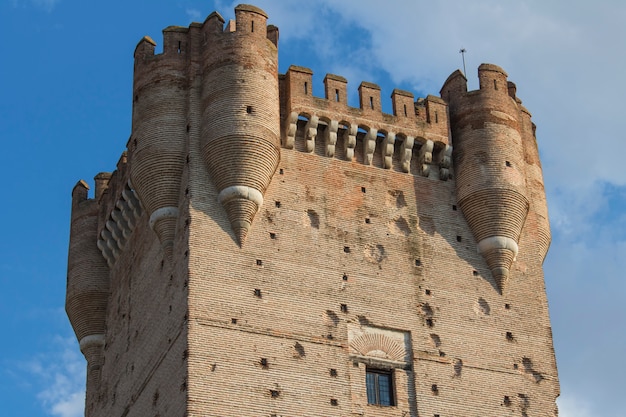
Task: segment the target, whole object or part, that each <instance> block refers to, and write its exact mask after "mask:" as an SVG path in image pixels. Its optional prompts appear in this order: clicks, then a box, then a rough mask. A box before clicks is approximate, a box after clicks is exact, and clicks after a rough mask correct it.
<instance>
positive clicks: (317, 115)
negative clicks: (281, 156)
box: [280, 65, 452, 181]
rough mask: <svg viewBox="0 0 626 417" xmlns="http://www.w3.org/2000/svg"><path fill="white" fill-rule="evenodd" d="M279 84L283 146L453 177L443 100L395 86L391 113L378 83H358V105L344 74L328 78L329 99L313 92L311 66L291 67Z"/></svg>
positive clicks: (415, 171) (437, 175)
mask: <svg viewBox="0 0 626 417" xmlns="http://www.w3.org/2000/svg"><path fill="white" fill-rule="evenodd" d="M280 84H281V120H282V132H283V133H282V146H283V147H284V148H287V149H293V148H295V149H298V150H301V151H303V152H309V153H314V152H315V153H317V154H319V155H323V156H327V157H337V158H340V159H344V160H347V161H355V160H356V161H357V162H360V163H363V164H365V165H373V166H377V167H380V168H385V169H392V168H393V169H394V170H397V171H400V172H407V173H412V174H414V175H422V176H427V177H433V178H439V179H441V180H444V181H445V180H447V179H448V178H449V177H450V157H451V153H452V148H451V146H450V140H449V130H450V126H449V122H448V111H447V104H446V102H445V101H443V100H442V99H441V98H439V97H435V96H431V95H429V96H427V97H426V98H425V99H422V98H420V99H418V100H416V101H414V96H413V94H412V93H411V92H408V91H404V90H399V89H395V90H393V92H392V94H391V100H392V108H393V114H387V113H384V112H383V110H382V104H381V89H380V87H379V86H378V85H376V84H374V83H370V82H365V81H364V82H361V84H360V85H359V88H358V93H359V107H358V108H356V107H350V106H349V105H348V100H347V98H348V91H347V84H348V81H347V80H346V79H345V78H344V77H342V76H339V75H335V74H327V75H326V76H325V77H324V92H325V97H324V98H320V97H315V96H314V95H313V71H312V70H310V69H309V68H304V67H299V66H294V65H292V66H290V67H289V69H288V70H287V73H286V74H284V75H281V76H280ZM433 168H434V169H433Z"/></svg>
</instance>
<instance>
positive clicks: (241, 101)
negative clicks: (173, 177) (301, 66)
mask: <svg viewBox="0 0 626 417" xmlns="http://www.w3.org/2000/svg"><path fill="white" fill-rule="evenodd" d="M218 17H219V16H210V17H209V19H208V21H207V22H205V25H204V28H203V30H204V32H205V36H206V39H207V44H208V45H210V47H207V48H206V49H205V53H204V56H203V71H202V72H203V81H202V103H203V104H202V105H203V113H202V133H201V135H202V137H201V141H200V146H201V152H202V156H203V159H204V161H205V163H206V164H207V168H208V170H209V173H210V175H211V177H212V179H213V181H214V184H215V185H216V187H217V189H218V190H219V201H220V203H221V204H222V205H223V206H224V208H225V210H226V213H227V215H228V219H229V221H230V223H231V226H232V228H233V231H234V233H235V237H236V239H237V240H238V243H239V244H240V245H241V244H243V241H244V240H245V237H246V235H247V233H248V229H249V228H250V225H251V223H252V219H253V218H254V215H255V214H256V212H257V211H258V209H259V207H260V206H261V205H262V204H263V195H264V193H265V190H266V189H267V187H268V185H269V183H270V181H271V179H272V176H273V174H274V171H276V168H277V166H278V162H279V159H280V112H279V98H278V51H277V47H276V45H275V44H274V43H272V41H271V40H270V39H268V30H267V23H266V22H267V15H266V14H265V12H263V11H262V10H261V9H259V8H257V7H254V6H249V5H239V6H237V7H236V8H235V17H236V27H235V30H234V31H232V32H226V33H224V32H221V31H218V30H216V28H217V27H218V25H221V24H223V21H222V22H221V23H220V22H219V19H218ZM211 19H213V20H215V21H213V20H211ZM219 27H221V26H219ZM275 32H276V30H273V31H271V33H270V35H271V36H270V37H271V38H272V39H277V38H278V36H277V33H275Z"/></svg>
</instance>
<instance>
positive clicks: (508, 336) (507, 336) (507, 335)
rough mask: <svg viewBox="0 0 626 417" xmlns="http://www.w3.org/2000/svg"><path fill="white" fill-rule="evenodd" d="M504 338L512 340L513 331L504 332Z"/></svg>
mask: <svg viewBox="0 0 626 417" xmlns="http://www.w3.org/2000/svg"><path fill="white" fill-rule="evenodd" d="M506 340H508V341H509V342H512V341H513V340H514V339H513V333H511V332H506Z"/></svg>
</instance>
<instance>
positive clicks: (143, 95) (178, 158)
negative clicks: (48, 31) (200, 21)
mask: <svg viewBox="0 0 626 417" xmlns="http://www.w3.org/2000/svg"><path fill="white" fill-rule="evenodd" d="M187 31H188V29H187V28H178V27H170V28H167V29H165V30H163V38H164V47H163V54H161V55H157V56H155V55H154V46H155V43H154V41H152V40H151V39H150V38H148V37H145V38H143V39H142V40H141V41H140V42H139V44H138V45H137V48H136V49H135V73H134V86H133V97H134V99H133V128H132V135H131V140H130V142H129V163H130V177H131V181H132V184H133V186H134V187H135V190H136V192H137V195H138V197H139V199H140V201H141V203H142V205H143V207H144V208H145V209H146V211H147V212H148V214H149V216H150V226H151V227H152V229H153V230H154V231H155V233H156V235H157V236H158V238H159V241H160V242H161V245H162V247H163V250H164V252H165V254H166V256H167V257H168V258H170V259H171V256H172V248H173V242H174V236H175V233H176V223H177V217H178V204H179V203H178V200H179V194H180V184H181V176H182V171H183V168H184V164H185V152H186V134H187V76H186V68H187V51H186V38H187V35H186V34H187Z"/></svg>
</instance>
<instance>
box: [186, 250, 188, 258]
mask: <svg viewBox="0 0 626 417" xmlns="http://www.w3.org/2000/svg"><path fill="white" fill-rule="evenodd" d="M187 256H189V251H188V250H186V251H185V258H186V257H187Z"/></svg>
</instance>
